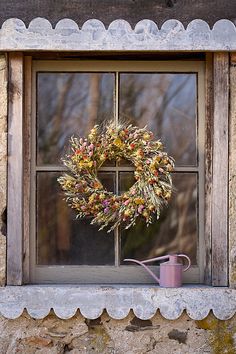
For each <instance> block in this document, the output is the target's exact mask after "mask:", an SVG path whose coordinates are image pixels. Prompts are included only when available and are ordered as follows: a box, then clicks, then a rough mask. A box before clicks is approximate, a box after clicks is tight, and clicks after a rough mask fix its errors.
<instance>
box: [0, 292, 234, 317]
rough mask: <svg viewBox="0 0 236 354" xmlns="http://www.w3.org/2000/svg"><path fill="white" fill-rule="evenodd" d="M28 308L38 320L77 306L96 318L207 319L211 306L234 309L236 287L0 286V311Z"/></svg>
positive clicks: (217, 311) (224, 313) (225, 311)
mask: <svg viewBox="0 0 236 354" xmlns="http://www.w3.org/2000/svg"><path fill="white" fill-rule="evenodd" d="M24 309H26V310H27V312H28V314H29V315H30V316H31V317H33V318H37V319H41V318H44V317H46V316H47V315H48V314H49V312H50V310H51V309H53V310H54V312H55V314H56V315H57V316H58V317H59V318H62V319H68V318H71V317H73V316H74V315H75V314H76V312H77V310H80V312H81V314H82V315H83V316H84V317H85V318H88V319H95V318H98V317H99V316H100V315H101V314H102V312H103V310H104V309H106V311H107V312H108V314H109V315H110V316H111V317H112V318H114V319H122V318H125V317H126V316H127V315H128V313H129V311H130V310H131V309H132V310H133V312H134V314H135V315H136V316H137V317H138V318H140V319H143V320H144V319H150V318H151V317H153V316H154V315H155V313H156V312H157V310H160V313H161V315H162V316H163V317H165V318H166V319H170V320H174V319H177V318H178V317H179V316H180V315H181V314H182V312H183V311H184V310H186V312H187V314H188V316H189V317H190V318H192V319H194V320H201V319H203V318H205V317H206V316H207V315H208V314H209V312H210V311H211V310H212V311H213V313H214V315H215V316H216V317H217V318H218V319H220V320H226V319H229V318H231V317H232V316H233V315H234V314H235V312H236V290H233V289H228V288H212V287H204V286H202V287H199V286H184V287H182V288H177V289H165V288H159V287H150V286H142V287H125V286H123V287H122V286H120V287H118V286H109V287H106V286H100V287H98V286H67V285H65V286H34V285H33V286H21V287H20V286H19V287H17V286H7V287H5V288H1V289H0V314H1V315H2V316H4V317H6V318H9V319H15V318H17V317H19V316H20V315H21V314H22V312H23V311H24Z"/></svg>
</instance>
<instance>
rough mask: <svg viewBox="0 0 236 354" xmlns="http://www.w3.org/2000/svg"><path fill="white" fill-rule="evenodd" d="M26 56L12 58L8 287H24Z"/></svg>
mask: <svg viewBox="0 0 236 354" xmlns="http://www.w3.org/2000/svg"><path fill="white" fill-rule="evenodd" d="M22 130H23V55H22V53H10V54H9V113H8V211H7V213H8V215H7V221H8V222H7V234H8V237H7V284H8V285H21V284H22V279H23V271H22V249H23V247H22V243H23V219H22V217H23V131H22Z"/></svg>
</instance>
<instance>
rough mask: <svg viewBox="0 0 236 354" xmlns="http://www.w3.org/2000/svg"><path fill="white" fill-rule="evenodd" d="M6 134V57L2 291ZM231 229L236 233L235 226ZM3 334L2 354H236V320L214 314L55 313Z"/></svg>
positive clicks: (0, 183)
mask: <svg viewBox="0 0 236 354" xmlns="http://www.w3.org/2000/svg"><path fill="white" fill-rule="evenodd" d="M235 70H236V68H235ZM231 75H236V71H233V74H232V72H231ZM232 82H235V80H234V81H232ZM6 129H7V65H6V58H5V56H4V55H1V56H0V285H2V286H3V285H5V272H6V266H5V264H6V220H5V219H6V210H5V209H6V176H7V171H6V155H7V152H6V151H7V143H6V141H7V140H6V137H7V134H6ZM231 177H232V176H231ZM234 205H235V199H232V198H231V208H234ZM231 214H232V213H231ZM232 220H233V219H232ZM231 229H232V230H235V227H234V224H233V221H232V224H231ZM0 301H1V299H0ZM0 333H1V334H0V354H14V353H19V354H21V353H22V354H31V353H32V354H33V353H37V354H49V353H50V354H62V353H70V354H77V353H78V354H79V353H88V354H92V353H102V354H106V353H107V354H108V353H114V354H124V353H125V354H144V353H150V354H151V353H176V354H178V353H179V354H184V353H188V354H191V353H192V354H197V353H214V354H222V353H227V354H234V353H235V352H236V317H234V318H233V319H231V320H228V321H220V320H217V319H216V318H215V317H214V316H213V315H212V314H210V315H209V316H208V317H207V318H206V319H204V320H202V321H194V320H192V319H190V318H189V317H188V316H187V315H186V314H183V315H182V316H181V317H180V318H179V319H178V320H175V321H169V320H166V319H164V318H163V317H162V316H161V315H160V314H158V313H157V314H156V315H155V316H154V317H153V318H152V319H151V320H140V319H138V318H137V317H135V316H134V314H133V313H132V312H130V314H129V316H128V317H126V318H125V319H123V320H114V319H112V318H110V317H109V316H108V315H107V314H106V313H103V315H102V316H101V317H100V318H98V319H96V320H87V319H85V318H83V317H82V316H81V315H80V313H79V312H78V313H77V314H76V316H74V317H73V318H71V319H70V320H61V319H59V318H57V317H56V316H55V314H54V313H51V314H50V315H49V316H47V317H45V318H44V319H42V320H34V319H32V318H30V317H29V315H28V314H27V313H26V312H25V313H23V315H22V316H20V317H19V318H18V319H16V320H7V319H5V318H3V317H2V318H0Z"/></svg>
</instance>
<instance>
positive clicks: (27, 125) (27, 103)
mask: <svg viewBox="0 0 236 354" xmlns="http://www.w3.org/2000/svg"><path fill="white" fill-rule="evenodd" d="M31 72H32V58H31V56H26V57H25V59H24V118H23V136H24V144H23V156H24V178H23V191H24V193H23V210H24V213H23V217H24V231H23V280H24V284H26V283H28V282H29V271H30V270H29V257H30V254H29V253H30V252H29V242H30V150H31V107H32V102H31V92H32V91H31Z"/></svg>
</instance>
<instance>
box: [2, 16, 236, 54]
mask: <svg viewBox="0 0 236 354" xmlns="http://www.w3.org/2000/svg"><path fill="white" fill-rule="evenodd" d="M0 50H3V51H17V50H45V51H51V50H57V51H92V50H93V51H140V50H142V51H203V50H204V51H234V50H236V28H235V25H234V23H233V22H231V21H229V20H225V19H222V20H219V21H217V22H216V23H215V24H214V26H213V28H212V29H211V28H210V27H209V25H208V24H207V23H206V22H205V21H203V20H200V19H196V20H193V21H191V22H190V23H189V24H188V26H187V27H186V28H184V26H183V24H182V23H181V22H180V21H178V20H168V21H166V22H165V23H164V24H163V25H162V26H161V28H160V29H159V28H158V27H157V25H156V24H155V22H153V21H151V20H142V21H140V22H138V23H137V24H136V26H135V28H134V29H132V27H131V26H130V24H129V23H128V22H127V21H125V20H120V19H118V20H115V21H113V22H111V24H110V25H109V26H108V28H107V29H106V28H105V26H104V24H103V23H102V22H101V21H99V20H96V19H90V20H88V21H86V22H85V23H84V24H83V26H82V28H81V29H80V28H79V27H78V25H77V24H76V23H75V22H74V21H73V20H70V19H62V20H60V21H59V22H58V23H57V24H56V26H55V28H52V25H51V23H50V22H49V21H48V20H47V19H45V18H35V19H33V20H32V21H31V22H30V24H29V26H28V28H26V25H25V24H24V22H23V21H22V20H20V19H17V18H10V19H8V20H6V21H5V22H4V23H3V25H2V28H1V29H0Z"/></svg>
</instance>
